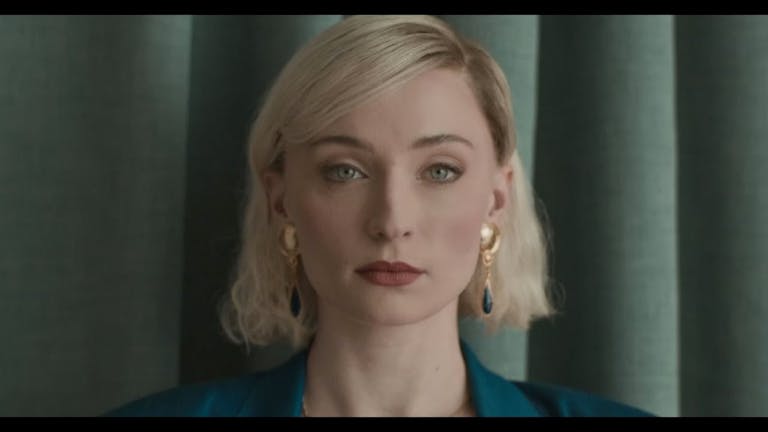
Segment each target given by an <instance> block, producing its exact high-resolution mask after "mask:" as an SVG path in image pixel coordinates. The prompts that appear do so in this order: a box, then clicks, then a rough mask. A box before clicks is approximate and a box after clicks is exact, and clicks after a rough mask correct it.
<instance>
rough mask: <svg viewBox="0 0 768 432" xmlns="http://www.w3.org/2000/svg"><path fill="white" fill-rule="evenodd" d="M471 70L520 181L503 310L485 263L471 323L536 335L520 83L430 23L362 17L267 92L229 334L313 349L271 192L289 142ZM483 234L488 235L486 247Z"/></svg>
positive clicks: (513, 194) (543, 268) (515, 187)
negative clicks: (294, 306)
mask: <svg viewBox="0 0 768 432" xmlns="http://www.w3.org/2000/svg"><path fill="white" fill-rule="evenodd" d="M435 68H451V69H455V70H459V71H461V72H463V73H464V74H465V75H466V77H467V81H468V83H469V84H470V87H471V88H472V90H473V91H474V93H475V96H476V97H477V99H478V101H479V102H480V106H481V107H482V110H483V113H484V115H485V117H486V119H487V121H488V125H489V128H490V132H491V136H492V138H493V142H494V146H495V153H496V159H497V163H498V164H499V166H502V165H504V164H507V163H511V166H512V169H513V172H514V174H513V176H514V179H513V184H512V186H511V188H510V191H509V203H508V207H507V208H508V209H509V210H508V211H507V212H506V218H505V220H504V222H503V223H502V224H501V225H500V227H499V228H500V229H501V232H502V236H503V237H502V245H501V247H500V249H499V252H498V254H497V257H496V260H495V262H494V265H493V267H492V269H491V272H492V275H491V277H492V284H493V287H494V288H493V298H494V305H493V313H492V314H490V315H489V316H485V315H484V314H483V312H482V310H481V303H482V302H481V298H482V291H483V286H482V284H483V276H484V275H483V272H482V266H481V261H480V257H479V256H478V265H477V267H476V270H475V274H474V275H473V277H472V279H471V281H470V283H469V285H468V286H467V287H466V289H465V290H464V292H463V293H462V295H461V298H460V306H459V313H460V316H462V317H463V316H474V317H478V318H481V319H483V320H484V321H485V323H486V325H487V328H488V329H489V331H494V330H496V329H497V328H498V327H499V326H500V325H501V324H509V325H511V326H513V327H518V328H521V329H527V328H528V326H529V324H530V322H531V321H532V320H533V319H535V318H537V317H543V316H547V315H550V314H551V313H552V312H553V310H552V307H551V304H550V300H549V296H548V286H549V283H548V276H547V248H546V241H545V240H546V239H545V237H544V232H543V230H542V227H541V224H540V223H539V220H538V218H537V216H536V211H535V208H534V202H533V191H532V188H531V186H530V183H529V182H528V180H527V178H526V176H525V173H524V172H523V166H522V163H521V161H520V157H519V156H518V154H517V150H516V139H515V129H514V119H513V114H512V103H511V95H510V90H509V85H508V84H507V80H506V78H505V76H504V73H503V71H502V70H501V68H500V67H499V66H498V64H497V63H496V62H495V61H494V60H493V58H491V56H490V55H489V54H488V53H487V52H486V51H485V50H484V49H483V48H482V47H480V46H478V45H477V44H475V43H473V42H471V41H468V40H466V39H464V38H463V37H461V36H460V35H458V34H457V33H456V32H454V31H453V30H452V29H451V28H450V27H449V26H448V25H447V24H446V23H444V22H443V21H441V20H439V19H437V18H435V17H431V16H353V17H349V18H347V19H344V20H342V21H340V22H339V23H337V24H336V25H334V26H332V27H330V28H329V29H327V30H325V31H324V32H323V33H321V34H320V35H318V36H317V37H315V38H314V39H313V40H312V41H310V42H309V43H308V44H307V45H305V46H304V47H303V48H302V49H301V50H299V51H298V52H297V53H296V54H295V55H294V57H293V58H292V59H291V60H290V62H289V63H288V64H287V65H286V66H285V68H284V69H283V71H282V72H281V73H280V75H279V77H278V78H277V80H276V82H275V83H274V85H273V87H272V88H271V90H270V92H269V93H268V95H267V98H266V100H265V102H264V104H263V107H262V109H261V111H260V114H259V116H258V118H257V119H256V121H255V123H254V124H253V127H252V129H251V133H250V136H249V140H248V160H249V167H250V172H249V185H248V196H247V204H246V208H245V213H244V219H243V221H242V223H243V226H242V241H243V244H242V249H241V252H240V256H239V260H238V266H237V274H236V277H235V280H234V282H233V283H232V286H231V289H230V291H229V294H228V295H227V296H226V297H225V299H224V301H223V303H222V304H221V308H220V316H221V323H222V326H223V328H224V330H225V332H226V334H227V336H228V337H229V338H230V339H232V340H233V341H235V342H238V343H245V345H246V347H249V346H250V345H252V344H253V345H267V344H270V343H273V342H277V341H279V340H281V339H285V338H288V339H289V340H290V341H291V342H292V343H293V345H294V346H301V345H304V344H306V342H307V341H308V340H309V338H310V337H311V336H312V335H313V334H314V331H315V326H316V318H317V317H316V315H317V311H316V297H315V294H314V290H313V289H312V288H311V287H310V286H309V284H308V281H307V279H306V275H305V274H304V271H303V269H302V268H301V266H300V267H299V269H300V276H299V277H300V279H301V283H300V288H299V289H300V298H301V302H302V307H301V313H300V314H299V316H298V317H294V316H293V314H292V313H291V308H290V298H291V294H292V290H291V288H290V287H289V283H288V276H287V275H288V271H289V269H288V265H287V262H286V259H285V258H284V257H283V256H282V255H281V253H280V251H279V249H278V232H279V230H280V228H281V227H278V226H274V224H273V223H272V222H271V220H270V210H269V204H268V202H267V200H266V194H265V191H264V189H263V185H262V184H261V174H262V173H264V172H266V171H267V170H274V171H277V172H282V161H283V154H284V149H285V146H286V145H294V144H301V143H306V142H309V141H310V140H312V139H313V138H314V137H316V135H317V134H318V133H320V131H322V130H323V129H324V128H325V127H327V126H328V125H330V124H331V123H332V122H333V121H334V120H336V119H338V118H339V117H341V116H343V115H344V114H346V113H348V112H350V111H351V110H353V109H354V108H355V107H357V106H359V105H361V104H363V103H365V102H367V101H369V100H371V99H373V98H375V97H376V96H377V95H380V94H381V93H382V92H384V91H386V90H388V89H391V88H393V87H395V86H397V85H398V84H401V83H404V82H406V81H408V80H409V79H411V78H413V77H415V76H416V75H418V74H419V73H421V72H424V71H427V70H430V69H435ZM479 236H480V233H479V232H478V242H479Z"/></svg>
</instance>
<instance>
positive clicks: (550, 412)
mask: <svg viewBox="0 0 768 432" xmlns="http://www.w3.org/2000/svg"><path fill="white" fill-rule="evenodd" d="M510 384H513V385H515V386H517V388H518V389H519V390H520V391H521V392H523V394H525V396H526V398H528V400H529V401H530V402H531V403H532V404H533V405H534V406H536V408H537V409H538V410H539V411H540V412H541V414H542V415H544V416H566V417H647V416H652V414H650V413H648V412H645V411H643V410H640V409H638V408H635V407H632V406H629V405H625V404H622V403H619V402H616V401H612V400H609V399H606V398H603V397H600V396H597V395H595V394H591V393H587V392H583V391H579V390H575V389H572V388H568V387H561V386H555V385H550V384H541V383H531V382H519V381H510Z"/></svg>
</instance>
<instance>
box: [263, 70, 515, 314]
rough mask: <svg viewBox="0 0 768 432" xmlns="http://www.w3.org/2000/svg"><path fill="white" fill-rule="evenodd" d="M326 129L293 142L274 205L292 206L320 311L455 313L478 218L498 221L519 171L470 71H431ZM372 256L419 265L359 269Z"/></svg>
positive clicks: (472, 257) (275, 186) (273, 192)
mask: <svg viewBox="0 0 768 432" xmlns="http://www.w3.org/2000/svg"><path fill="white" fill-rule="evenodd" d="M318 137H319V138H318V139H317V140H315V141H313V142H312V143H308V144H306V145H300V146H295V147H292V148H289V149H287V150H286V155H285V172H284V177H276V178H273V179H271V180H269V181H268V182H267V184H268V187H267V189H268V194H269V195H270V202H271V205H272V208H273V209H283V208H284V211H285V214H286V218H285V219H282V220H278V221H279V222H280V223H282V222H284V221H289V222H291V223H293V224H294V225H295V226H296V231H297V238H298V242H299V252H300V254H301V259H302V262H303V265H304V269H305V271H306V275H307V278H308V280H309V281H310V283H311V285H312V286H313V288H314V289H315V291H316V293H317V296H318V308H319V317H320V320H321V323H322V320H323V318H324V316H325V315H326V314H342V315H336V316H343V317H346V318H349V319H351V320H353V321H357V322H366V323H369V324H377V325H401V324H409V323H415V322H418V321H420V320H424V319H427V318H429V317H431V316H434V315H435V314H438V313H440V312H441V311H443V312H444V313H455V311H456V309H455V306H456V305H457V304H458V303H457V302H458V297H459V295H460V294H461V292H462V291H463V290H464V289H465V288H466V286H467V284H468V283H469V281H470V279H471V277H472V274H473V273H474V270H475V265H476V263H477V258H478V253H479V247H480V227H481V225H482V223H483V222H496V223H499V222H500V221H501V217H500V211H499V210H501V208H502V207H504V205H505V203H506V201H507V192H506V191H507V187H508V185H509V182H510V181H511V178H512V176H511V174H512V173H511V170H510V168H507V167H504V168H499V167H498V165H497V163H496V158H495V152H494V148H493V143H492V140H491V135H490V131H489V129H488V126H487V123H486V120H485V117H484V116H483V114H482V112H481V109H480V107H479V105H478V102H477V101H476V100H475V97H474V95H473V93H472V91H471V90H470V87H469V85H468V84H467V83H466V82H465V78H464V76H463V75H461V74H460V73H459V72H456V71H452V70H447V69H437V70H432V71H428V72H425V73H423V74H421V75H419V76H417V77H416V78H414V79H412V80H411V81H409V82H407V83H406V84H404V85H402V86H400V87H396V88H394V89H392V90H389V91H388V92H386V93H384V94H383V95H382V96H380V97H378V98H377V99H375V100H373V101H371V102H369V103H367V104H365V105H362V106H360V107H358V108H357V109H355V110H353V111H351V112H350V113H349V114H347V115H345V116H344V117H342V118H340V119H338V121H336V122H335V123H333V124H331V125H330V126H329V127H328V128H327V129H326V130H324V131H322V133H320V134H319V135H318ZM441 137H442V138H441ZM278 217H279V216H278ZM376 261H388V262H390V263H391V262H395V261H400V262H404V263H407V264H408V265H410V266H412V267H414V268H417V269H420V270H422V271H423V272H422V273H420V274H419V275H418V276H415V279H414V277H411V278H403V277H401V276H403V275H402V274H401V275H400V276H394V277H393V276H392V275H387V274H386V273H360V272H358V270H359V268H360V267H362V266H365V265H367V264H370V263H372V262H376ZM406 276H407V275H406ZM377 278H378V279H377ZM409 279H413V280H412V281H410V282H408V280H409ZM406 282H407V283H406ZM393 283H394V284H395V285H393ZM398 283H399V285H398ZM477 301H478V302H480V301H481V299H480V298H478V299H477Z"/></svg>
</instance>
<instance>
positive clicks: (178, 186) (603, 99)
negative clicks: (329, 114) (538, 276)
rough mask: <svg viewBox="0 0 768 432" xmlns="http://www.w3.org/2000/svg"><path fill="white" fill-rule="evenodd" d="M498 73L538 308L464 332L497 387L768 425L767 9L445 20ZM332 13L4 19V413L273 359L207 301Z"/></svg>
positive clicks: (71, 411) (81, 403) (127, 393)
mask: <svg viewBox="0 0 768 432" xmlns="http://www.w3.org/2000/svg"><path fill="white" fill-rule="evenodd" d="M443 18H444V19H446V20H447V21H448V22H450V23H451V24H453V25H454V26H455V27H456V28H457V29H458V30H459V31H461V32H462V33H463V34H465V35H467V36H469V37H470V38H473V39H476V40H478V41H480V42H481V43H482V44H483V45H484V46H486V47H487V48H488V49H489V51H490V52H491V53H492V54H493V55H494V56H495V57H496V58H497V60H498V61H499V63H500V65H501V66H502V68H503V69H504V71H505V73H506V74H507V77H508V79H509V81H510V84H511V87H512V92H513V99H514V101H513V102H514V105H515V115H516V120H517V126H518V131H517V133H518V139H519V149H520V152H521V155H522V159H523V161H524V165H525V168H526V171H527V172H526V175H527V176H528V177H529V178H530V179H531V181H532V182H533V183H534V187H535V189H536V192H537V196H538V198H539V199H540V200H541V201H540V204H541V209H542V212H543V213H542V215H543V216H546V220H548V225H550V226H551V231H552V242H553V250H552V252H551V257H552V260H553V261H552V275H553V278H554V281H555V285H556V289H557V290H558V292H559V294H560V296H559V297H560V298H561V299H562V305H561V307H560V314H559V315H558V316H557V317H556V318H554V319H552V320H547V321H541V322H538V323H536V324H535V325H534V326H533V328H532V329H531V331H529V332H527V333H525V332H522V331H517V330H505V331H502V332H501V333H499V334H497V335H495V336H493V337H488V336H485V335H483V331H482V328H481V326H479V325H478V323H476V322H471V321H465V322H462V324H461V330H462V335H463V336H464V337H465V338H466V339H467V340H468V341H469V343H470V344H471V345H472V346H473V347H474V348H475V349H476V350H477V352H478V354H479V356H480V357H481V359H482V360H483V361H484V362H485V363H486V365H488V366H489V367H490V368H492V369H494V370H496V371H497V372H499V373H500V374H502V375H504V376H506V377H508V378H512V379H529V380H533V381H545V382H551V383H555V384H560V385H567V386H571V387H575V388H579V389H582V390H586V391H590V392H594V393H597V394H601V395H604V396H606V397H609V398H613V399H617V400H620V401H623V402H626V403H630V404H633V405H637V406H639V407H641V408H644V409H647V410H649V411H651V412H654V413H656V414H660V415H679V414H681V415H766V414H768V390H766V389H765V386H764V385H762V383H764V382H765V381H766V378H768V348H765V347H764V344H763V343H762V342H763V341H765V340H766V336H768V335H767V334H766V330H765V329H766V327H765V325H764V324H763V322H762V321H763V317H765V316H766V315H768V314H767V313H766V312H768V293H767V292H766V290H765V289H764V285H765V284H766V281H767V280H768V270H766V266H765V265H764V262H765V260H766V257H768V250H766V249H768V246H766V239H767V237H768V229H766V227H765V224H763V223H762V221H764V220H766V218H768V200H767V199H766V192H765V191H764V188H763V185H764V184H765V183H766V180H768V179H767V178H766V174H765V170H764V169H762V168H763V166H764V165H766V163H768V149H766V145H765V141H766V139H768V117H766V113H768V25H767V24H768V19H766V17H739V16H728V17H717V16H710V17H671V16H600V17H594V16H575V17H557V16H541V17H537V16H445V17H443ZM340 19H342V17H341V16H280V17H275V16H259V17H241V16H238V17H230V16H195V17H190V16H124V17H116V16H111V17H97V16H87V17H67V16H56V17H45V16H35V17H26V16H2V17H0V83H1V84H0V238H2V240H3V242H2V246H0V334H1V336H2V338H3V340H4V341H5V342H4V344H3V349H2V351H0V353H1V354H0V415H94V414H99V413H101V412H103V411H105V410H107V409H109V408H111V407H114V406H116V405H118V404H121V403H123V402H126V401H128V400H130V399H133V398H136V397H138V396H141V395H144V394H146V393H148V392H153V391H157V390H161V389H164V388H167V387H170V386H174V385H177V384H185V383H191V382H196V381H201V380H206V379H211V378H216V377H222V376H229V375H236V374H241V373H244V372H246V371H248V370H258V369H264V368H268V367H271V366H274V365H276V364H277V363H279V362H281V361H282V360H283V359H285V358H286V357H287V356H288V355H290V353H291V352H290V349H289V348H288V347H287V346H274V347H269V348H264V349H260V350H256V351H255V352H253V353H252V354H251V355H250V356H246V355H245V354H244V353H243V352H242V350H241V349H240V348H239V347H236V346H233V345H231V344H229V343H228V342H226V341H225V339H224V338H223V336H222V334H221V330H220V329H219V327H218V323H217V319H216V314H215V307H216V302H217V301H218V298H219V296H220V295H221V294H222V293H223V292H224V291H225V290H226V289H227V284H228V282H229V280H230V278H231V272H232V265H233V263H234V260H235V258H236V255H237V248H238V245H239V238H238V237H239V223H240V209H241V207H242V200H243V193H244V190H245V186H244V181H245V166H246V161H245V157H244V155H245V137H246V134H247V130H248V126H249V122H250V120H251V119H252V118H253V114H254V112H255V111H256V110H257V108H258V106H259V103H260V101H261V98H262V97H263V95H264V92H265V90H266V89H267V88H268V87H269V85H270V84H271V82H272V80H273V79H274V78H275V77H276V75H277V73H278V72H279V70H280V68H281V67H282V66H283V65H284V64H285V62H286V61H287V59H288V58H289V57H290V56H291V54H293V52H295V50H296V49H297V48H298V47H299V46H300V45H301V44H302V43H304V42H305V41H306V40H308V39H309V38H311V37H312V36H313V35H315V34H317V33H319V32H320V31H322V30H323V29H325V28H327V27H328V26H330V25H332V24H333V23H335V22H337V21H338V20H340Z"/></svg>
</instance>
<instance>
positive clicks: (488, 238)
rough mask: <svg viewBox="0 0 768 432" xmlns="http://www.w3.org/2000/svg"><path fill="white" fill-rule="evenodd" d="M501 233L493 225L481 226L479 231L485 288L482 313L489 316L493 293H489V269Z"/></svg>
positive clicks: (499, 242) (497, 247)
mask: <svg viewBox="0 0 768 432" xmlns="http://www.w3.org/2000/svg"><path fill="white" fill-rule="evenodd" d="M500 240H501V233H500V232H499V228H498V227H497V226H496V225H495V224H492V223H490V224H483V227H482V229H481V230H480V256H481V258H482V259H483V268H484V270H485V288H484V289H483V313H484V314H486V315H490V313H491V311H492V310H493V293H492V292H491V267H492V266H493V259H494V258H495V256H496V252H497V251H498V250H499V245H500V244H501V241H500Z"/></svg>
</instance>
